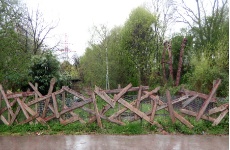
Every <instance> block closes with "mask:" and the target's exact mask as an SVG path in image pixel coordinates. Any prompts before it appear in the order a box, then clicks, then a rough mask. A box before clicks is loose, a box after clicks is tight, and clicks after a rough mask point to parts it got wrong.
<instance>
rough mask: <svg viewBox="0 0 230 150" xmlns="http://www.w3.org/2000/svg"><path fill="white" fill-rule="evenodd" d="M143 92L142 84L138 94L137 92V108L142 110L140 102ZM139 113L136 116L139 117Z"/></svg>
mask: <svg viewBox="0 0 230 150" xmlns="http://www.w3.org/2000/svg"><path fill="white" fill-rule="evenodd" d="M141 94H142V86H141V85H140V88H139V91H138V94H137V103H136V108H137V109H138V110H140V103H141ZM137 117H138V115H135V116H134V118H135V119H137Z"/></svg>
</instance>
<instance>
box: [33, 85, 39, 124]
mask: <svg viewBox="0 0 230 150" xmlns="http://www.w3.org/2000/svg"><path fill="white" fill-rule="evenodd" d="M35 88H36V89H38V83H35ZM34 100H35V101H37V100H38V94H37V93H35V94H34ZM35 112H36V113H38V103H36V104H35ZM35 123H36V124H37V123H38V122H37V120H36V121H35Z"/></svg>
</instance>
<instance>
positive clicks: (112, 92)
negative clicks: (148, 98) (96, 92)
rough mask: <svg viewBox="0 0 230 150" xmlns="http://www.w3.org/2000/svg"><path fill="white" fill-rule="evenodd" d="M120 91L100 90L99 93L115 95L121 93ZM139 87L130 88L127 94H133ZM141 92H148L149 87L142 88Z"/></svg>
mask: <svg viewBox="0 0 230 150" xmlns="http://www.w3.org/2000/svg"><path fill="white" fill-rule="evenodd" d="M121 90H122V89H113V90H100V91H104V92H105V93H106V94H117V93H119V92H121ZM138 90H139V87H132V88H130V89H129V90H128V91H127V92H134V91H138ZM142 90H143V91H146V90H149V86H142Z"/></svg>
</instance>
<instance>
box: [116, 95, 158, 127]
mask: <svg viewBox="0 0 230 150" xmlns="http://www.w3.org/2000/svg"><path fill="white" fill-rule="evenodd" d="M118 102H119V103H120V104H122V105H123V106H125V107H126V108H128V109H129V110H131V111H132V112H134V113H135V114H137V115H138V116H140V117H141V118H143V119H144V120H146V121H147V122H149V123H150V124H153V125H156V126H157V127H158V128H162V126H161V125H160V124H159V123H158V122H156V121H151V120H150V118H149V117H148V116H147V115H146V114H145V113H143V112H141V111H140V110H138V109H136V108H135V107H133V105H131V104H129V103H128V102H126V101H125V100H123V99H122V98H120V99H119V100H118Z"/></svg>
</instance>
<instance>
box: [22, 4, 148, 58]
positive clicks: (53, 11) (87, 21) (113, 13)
mask: <svg viewBox="0 0 230 150" xmlns="http://www.w3.org/2000/svg"><path fill="white" fill-rule="evenodd" d="M24 2H25V3H26V4H27V6H28V7H29V8H32V9H36V8H37V7H38V8H39V10H40V11H41V12H42V13H43V14H44V17H45V19H46V20H48V21H52V20H53V21H58V20H59V23H58V26H57V27H56V28H55V29H54V30H53V31H52V32H51V34H50V35H51V38H49V39H47V42H48V43H47V44H49V45H50V46H52V45H54V44H55V42H57V41H58V40H59V39H60V38H61V40H62V41H63V43H64V41H65V34H67V37H68V38H67V40H68V43H69V44H68V46H69V48H70V50H72V51H75V53H76V54H77V55H78V56H82V55H83V54H84V51H85V48H86V47H87V42H88V41H89V40H90V38H91V33H90V32H89V31H90V29H92V27H93V26H94V25H96V26H98V25H100V24H105V25H106V26H107V27H108V28H109V29H112V28H113V27H114V26H119V25H123V24H124V22H125V21H126V20H127V19H128V17H129V14H130V12H131V11H132V10H133V9H134V8H136V7H138V6H141V5H143V4H144V3H145V2H146V0H24ZM63 46H64V45H63ZM72 53H73V52H72Z"/></svg>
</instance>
